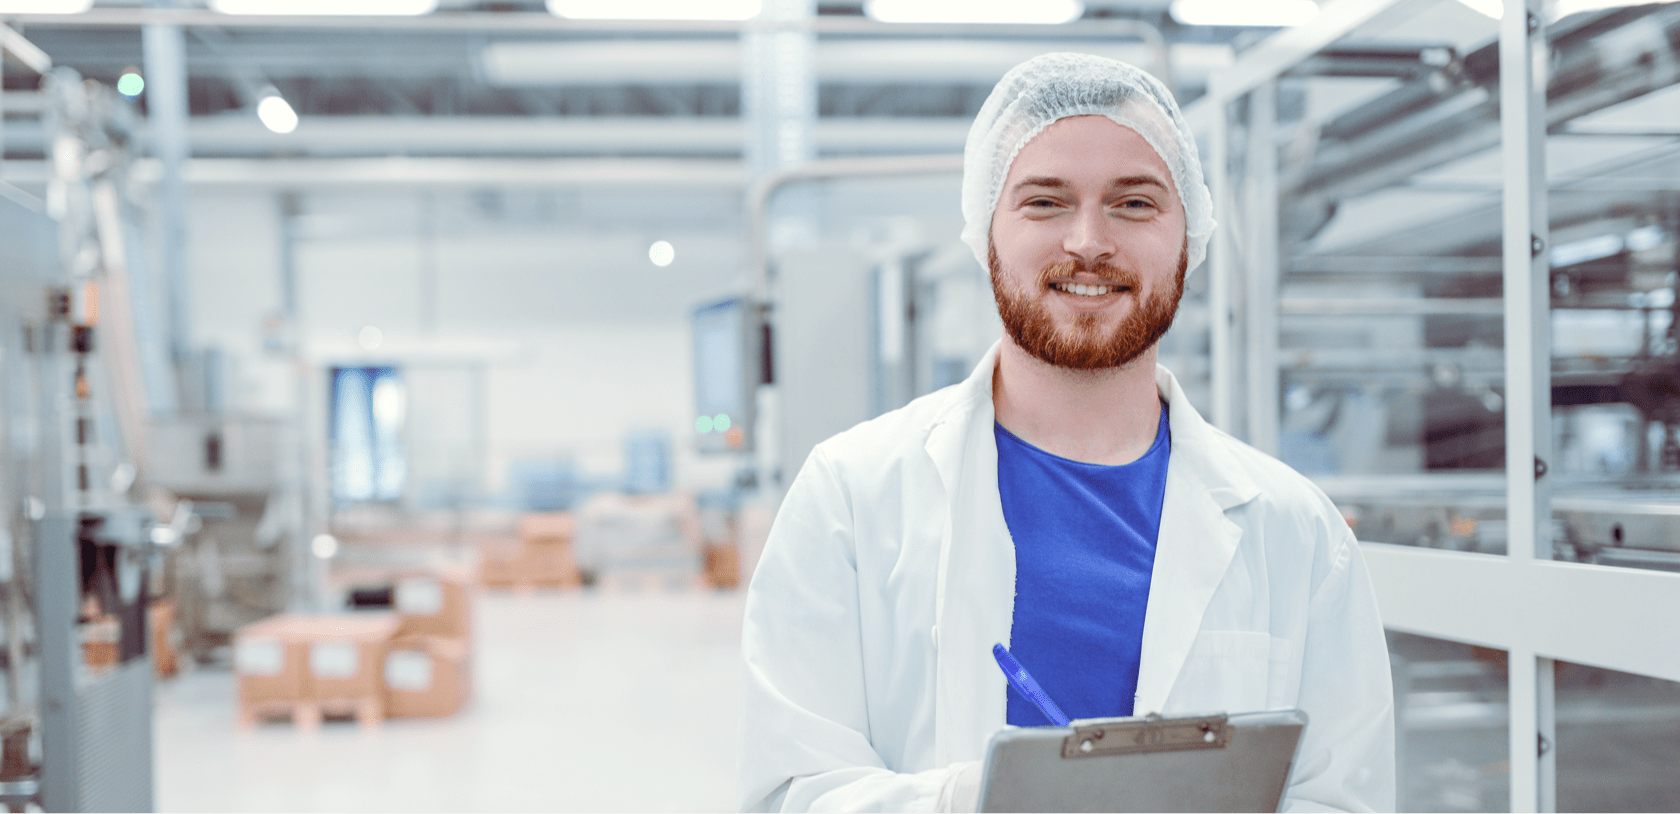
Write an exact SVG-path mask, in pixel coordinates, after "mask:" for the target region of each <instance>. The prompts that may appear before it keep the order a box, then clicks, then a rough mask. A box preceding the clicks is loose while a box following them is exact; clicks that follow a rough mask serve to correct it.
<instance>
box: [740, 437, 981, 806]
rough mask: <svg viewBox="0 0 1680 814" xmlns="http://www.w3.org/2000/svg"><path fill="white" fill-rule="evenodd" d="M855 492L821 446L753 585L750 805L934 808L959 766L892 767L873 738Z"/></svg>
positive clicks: (747, 650)
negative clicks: (860, 605) (849, 489)
mask: <svg viewBox="0 0 1680 814" xmlns="http://www.w3.org/2000/svg"><path fill="white" fill-rule="evenodd" d="M851 516H852V507H851V500H850V495H848V494H847V493H846V490H845V488H844V485H843V483H842V482H841V480H840V478H838V477H837V476H836V474H835V472H834V468H833V465H832V464H831V463H830V461H829V460H828V459H827V458H826V457H825V455H824V454H823V451H822V449H821V448H820V447H819V448H818V449H817V450H816V451H815V452H813V453H812V455H811V457H810V458H809V459H808V460H807V461H806V463H805V466H804V467H803V468H801V469H800V472H799V475H798V477H796V478H795V479H794V482H793V484H792V486H791V487H790V488H789V490H788V493H787V496H786V498H784V499H783V501H782V506H781V509H780V511H779V512H778V513H777V515H776V521H775V523H774V524H773V525H772V527H771V531H770V538H769V540H768V541H767V542H766V544H765V548H764V554H763V555H762V557H761V558H760V560H759V564H758V568H757V569H756V571H755V572H754V574H753V578H752V584H751V587H750V588H749V590H748V596H747V607H746V618H745V623H744V625H743V631H742V656H743V658H744V661H745V675H744V680H743V687H742V697H741V719H740V728H739V737H740V748H739V751H738V755H739V758H740V759H739V768H738V771H739V788H738V791H739V794H740V799H741V805H742V809H743V810H748V811H771V810H781V811H817V810H825V811H842V810H845V811H931V810H933V809H934V808H935V807H936V806H937V805H938V804H939V801H940V794H941V791H942V790H943V789H944V788H945V785H946V782H947V780H948V779H949V778H950V777H951V776H952V773H953V772H952V769H949V768H945V769H934V770H929V771H924V772H919V773H913V774H912V773H899V772H895V771H892V770H891V769H889V768H887V766H886V765H885V764H884V762H883V761H882V759H881V757H880V755H879V754H877V752H876V751H875V749H874V747H873V746H871V743H870V734H869V716H868V711H867V697H866V692H865V682H864V664H863V655H862V654H863V649H862V644H861V639H860V637H861V631H860V616H859V608H858V601H859V599H858V597H859V593H858V576H857V556H856V547H855V540H854V534H853V532H854V526H853V523H852V520H851Z"/></svg>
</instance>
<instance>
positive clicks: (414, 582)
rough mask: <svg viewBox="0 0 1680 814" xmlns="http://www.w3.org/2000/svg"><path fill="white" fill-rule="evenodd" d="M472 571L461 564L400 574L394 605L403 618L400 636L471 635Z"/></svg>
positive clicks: (393, 584) (392, 597)
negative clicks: (460, 565) (461, 566)
mask: <svg viewBox="0 0 1680 814" xmlns="http://www.w3.org/2000/svg"><path fill="white" fill-rule="evenodd" d="M472 581H473V580H472V572H471V571H469V570H468V569H465V568H460V567H447V568H432V569H427V570H424V571H412V572H409V573H405V574H400V575H398V576H397V577H396V579H394V580H393V581H392V590H391V604H392V607H393V609H395V610H396V612H397V616H398V617H399V618H400V619H401V626H400V628H399V629H398V631H397V635H398V636H399V637H406V636H444V637H451V638H458V639H465V638H467V637H468V636H471V635H472V597H473V595H472V589H471V586H472Z"/></svg>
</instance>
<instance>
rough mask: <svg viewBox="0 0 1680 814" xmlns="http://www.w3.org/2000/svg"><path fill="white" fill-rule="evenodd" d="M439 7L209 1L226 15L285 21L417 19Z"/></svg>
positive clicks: (367, 1) (352, 0)
mask: <svg viewBox="0 0 1680 814" xmlns="http://www.w3.org/2000/svg"><path fill="white" fill-rule="evenodd" d="M437 6H438V0H210V8H211V9H213V10H215V11H219V12H221V13H223V14H262V15H274V16H286V17H329V16H330V17H416V16H419V15H421V14H431V13H432V12H433V11H436V10H437Z"/></svg>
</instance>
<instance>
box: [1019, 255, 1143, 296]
mask: <svg viewBox="0 0 1680 814" xmlns="http://www.w3.org/2000/svg"><path fill="white" fill-rule="evenodd" d="M1080 273H1085V274H1094V275H1096V276H1097V277H1099V278H1101V280H1102V283H1103V284H1104V285H1111V286H1117V287H1121V288H1132V289H1136V288H1138V287H1139V286H1140V285H1141V284H1142V282H1143V280H1142V279H1141V278H1140V277H1139V276H1138V273H1137V272H1135V271H1133V270H1131V269H1128V268H1121V267H1119V266H1115V265H1111V264H1109V263H1105V262H1102V261H1092V260H1086V259H1085V258H1072V259H1068V260H1063V261H1062V262H1060V263H1056V264H1054V265H1050V266H1045V267H1044V270H1043V271H1040V272H1039V273H1038V282H1039V284H1040V285H1049V284H1050V281H1052V280H1059V279H1066V278H1068V277H1072V276H1074V275H1075V274H1080Z"/></svg>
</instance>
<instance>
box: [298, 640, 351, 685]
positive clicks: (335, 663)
mask: <svg viewBox="0 0 1680 814" xmlns="http://www.w3.org/2000/svg"><path fill="white" fill-rule="evenodd" d="M359 661H360V660H359V659H358V658H357V655H356V643H355V642H316V643H314V644H312V645H310V646H309V672H311V673H313V674H314V675H315V677H316V678H355V676H356V668H357V667H358V666H360V665H359Z"/></svg>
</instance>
